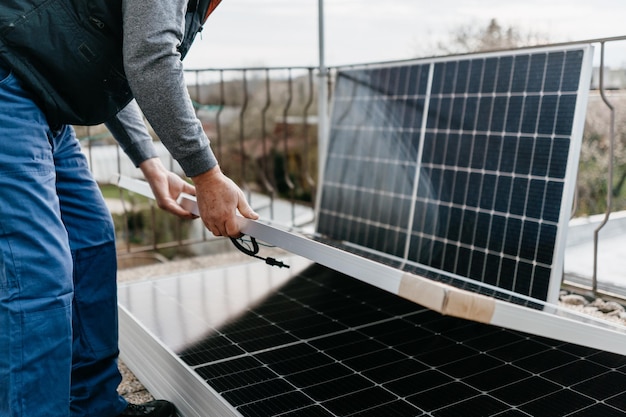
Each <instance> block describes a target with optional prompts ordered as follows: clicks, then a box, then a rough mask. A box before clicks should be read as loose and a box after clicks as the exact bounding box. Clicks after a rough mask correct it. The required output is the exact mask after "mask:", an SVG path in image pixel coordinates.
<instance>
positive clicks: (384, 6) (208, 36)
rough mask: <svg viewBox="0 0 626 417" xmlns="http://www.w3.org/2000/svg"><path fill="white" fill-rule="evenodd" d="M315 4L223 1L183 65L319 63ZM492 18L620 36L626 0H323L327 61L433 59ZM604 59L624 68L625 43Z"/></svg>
mask: <svg viewBox="0 0 626 417" xmlns="http://www.w3.org/2000/svg"><path fill="white" fill-rule="evenodd" d="M318 4H319V0H223V1H222V2H221V4H220V5H219V7H218V8H217V9H216V10H215V11H214V12H213V14H212V15H211V17H210V18H209V20H208V21H207V23H206V25H205V28H204V30H203V31H202V32H201V34H199V35H198V37H197V38H196V41H195V42H194V45H193V46H192V48H191V51H190V52H189V55H188V56H187V58H185V67H186V68H188V69H202V68H234V67H266V66H269V67H277V66H278V67H280V66H317V65H319V41H318V23H319V19H318V15H319V13H318V10H319V9H318ZM491 19H496V20H497V22H498V23H499V24H500V25H501V26H502V27H514V28H515V29H516V30H517V31H518V32H520V33H522V34H528V33H537V34H541V35H543V36H545V37H547V39H548V40H549V41H550V42H569V41H579V40H587V39H597V38H606V37H614V36H623V35H626V0H515V1H512V0H325V1H324V28H325V31H324V32H325V35H324V44H325V52H324V59H325V64H326V65H327V66H335V65H343V64H355V63H370V62H381V61H390V60H401V59H409V58H415V57H420V56H431V55H433V54H437V49H436V46H437V44H438V43H440V42H446V41H447V40H449V39H450V37H451V34H453V33H455V31H458V30H459V28H461V27H468V26H470V25H472V26H476V27H479V28H485V27H487V25H488V23H489V21H490V20H491ZM598 50H599V48H598ZM595 55H596V56H599V51H596V54H595ZM605 56H606V63H607V65H608V66H611V67H620V66H624V67H626V41H620V42H612V43H609V44H607V48H606V55H605Z"/></svg>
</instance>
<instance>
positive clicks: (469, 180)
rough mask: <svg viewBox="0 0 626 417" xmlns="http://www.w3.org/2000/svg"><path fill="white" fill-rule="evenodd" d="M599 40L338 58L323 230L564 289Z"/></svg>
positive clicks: (500, 279)
mask: <svg viewBox="0 0 626 417" xmlns="http://www.w3.org/2000/svg"><path fill="white" fill-rule="evenodd" d="M590 74H591V49H590V47H589V46H586V45H585V46H580V45H578V46H574V47H571V48H566V49H531V50H521V51H516V52H510V53H498V54H483V55H469V56H464V57H463V56H462V57H448V58H442V59H433V60H425V61H417V62H412V63H402V64H397V65H391V66H390V65H386V66H379V67H363V68H355V69H348V70H342V71H339V72H338V74H337V77H336V78H337V81H336V87H335V92H334V94H333V111H332V118H331V123H330V126H331V127H330V135H329V144H328V149H327V158H326V163H325V171H324V178H323V184H322V187H321V198H320V199H319V201H320V206H319V210H318V215H319V220H318V224H317V232H318V233H319V234H321V235H322V236H325V237H329V238H331V239H333V240H336V241H344V242H349V243H352V244H355V245H358V246H361V247H364V248H368V249H371V250H375V251H377V252H379V253H381V254H385V255H389V256H392V257H395V258H398V259H402V260H406V261H409V262H415V263H419V264H423V265H427V266H430V267H433V268H436V269H440V270H442V271H446V272H450V273H453V274H456V275H460V276H463V277H468V278H470V279H472V280H476V281H479V282H482V283H485V284H488V285H492V286H496V287H498V288H502V289H506V290H510V291H513V292H515V293H518V294H522V295H527V296H531V297H533V298H536V299H539V300H543V301H546V300H547V301H550V302H555V301H556V299H557V296H558V289H559V285H560V282H561V268H562V267H561V264H562V251H563V249H562V246H563V236H562V229H564V228H565V227H567V221H568V220H569V214H570V209H571V205H572V196H573V189H574V185H575V175H576V170H577V160H578V154H579V152H580V142H581V139H582V127H583V124H584V111H585V106H586V97H587V92H588V89H589V82H590Z"/></svg>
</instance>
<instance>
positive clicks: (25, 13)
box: [0, 0, 219, 126]
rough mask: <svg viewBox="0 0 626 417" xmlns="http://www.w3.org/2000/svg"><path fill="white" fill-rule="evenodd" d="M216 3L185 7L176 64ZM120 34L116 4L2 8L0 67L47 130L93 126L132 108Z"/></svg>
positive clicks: (71, 0) (89, 1)
mask: <svg viewBox="0 0 626 417" xmlns="http://www.w3.org/2000/svg"><path fill="white" fill-rule="evenodd" d="M139 1H141V0H139ZM163 1H168V0H163ZM217 3H219V1H218V0H189V4H188V5H187V14H186V17H185V35H184V38H183V42H182V44H181V45H180V47H179V52H180V53H181V57H184V56H185V54H186V53H187V51H188V50H189V48H190V47H191V43H192V42H193V39H194V37H195V36H196V34H197V33H198V32H199V31H200V30H202V25H203V24H204V21H205V20H206V17H207V16H208V13H209V12H210V11H212V10H213V8H214V7H215V6H216V5H217ZM121 34H122V16H121V0H1V1H0V59H2V60H3V61H4V62H5V64H8V66H9V67H10V68H11V69H12V70H13V72H14V73H15V74H16V75H17V76H18V77H19V78H20V79H21V80H22V82H23V83H24V84H25V86H26V88H28V89H29V90H30V91H31V92H33V93H34V95H35V97H36V100H37V102H38V104H39V106H40V107H41V109H42V110H43V111H44V113H45V114H46V117H47V118H48V122H49V123H50V125H51V126H58V125H61V124H75V125H94V124H99V123H102V122H104V121H106V120H108V119H110V118H111V117H113V116H114V115H115V114H116V113H117V112H118V111H120V110H121V109H122V108H124V106H126V105H127V104H128V103H129V102H130V101H131V100H132V98H133V96H132V92H131V91H130V87H129V86H128V82H127V80H126V76H125V75H124V66H123V63H122V38H121Z"/></svg>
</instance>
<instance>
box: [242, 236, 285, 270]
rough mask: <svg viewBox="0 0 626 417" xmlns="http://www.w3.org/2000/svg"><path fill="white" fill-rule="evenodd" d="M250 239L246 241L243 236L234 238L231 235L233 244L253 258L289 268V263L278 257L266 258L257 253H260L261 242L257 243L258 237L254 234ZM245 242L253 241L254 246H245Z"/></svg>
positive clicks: (271, 264)
mask: <svg viewBox="0 0 626 417" xmlns="http://www.w3.org/2000/svg"><path fill="white" fill-rule="evenodd" d="M249 238H250V240H249V241H244V240H243V238H241V237H239V238H234V237H231V238H230V240H231V242H233V245H235V247H236V248H237V249H239V250H240V251H241V252H243V253H245V254H246V255H248V256H252V257H253V258H257V259H261V260H262V261H265V263H266V264H268V265H270V266H277V267H279V268H289V265H287V264H285V263H283V262H282V261H279V260H277V259H274V258H270V257H267V258H264V257H262V256H259V255H257V254H258V253H259V244H258V243H257V241H256V239H255V238H254V237H253V236H249ZM244 243H246V244H247V243H251V244H252V248H250V247H247V245H246V246H244V245H243V244H244Z"/></svg>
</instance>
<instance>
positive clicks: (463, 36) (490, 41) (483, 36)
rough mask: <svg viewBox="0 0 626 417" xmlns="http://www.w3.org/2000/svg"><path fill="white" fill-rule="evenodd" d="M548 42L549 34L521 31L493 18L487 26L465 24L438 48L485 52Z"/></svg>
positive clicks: (456, 52)
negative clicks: (501, 23) (503, 24)
mask: <svg viewBox="0 0 626 417" xmlns="http://www.w3.org/2000/svg"><path fill="white" fill-rule="evenodd" d="M546 43H548V36H547V35H544V34H540V33H536V32H521V31H520V30H519V29H517V28H515V27H513V26H508V27H504V26H501V25H500V23H498V21H497V20H496V19H493V18H492V19H491V20H490V21H489V24H488V25H487V27H477V26H476V25H471V24H468V25H465V26H461V27H459V28H458V29H456V30H454V31H453V32H452V33H451V34H450V39H448V40H447V41H443V42H439V43H438V47H437V49H438V50H439V51H440V52H443V53H445V54H459V53H467V52H485V51H493V50H497V49H510V48H517V47H521V46H533V45H540V44H546Z"/></svg>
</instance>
